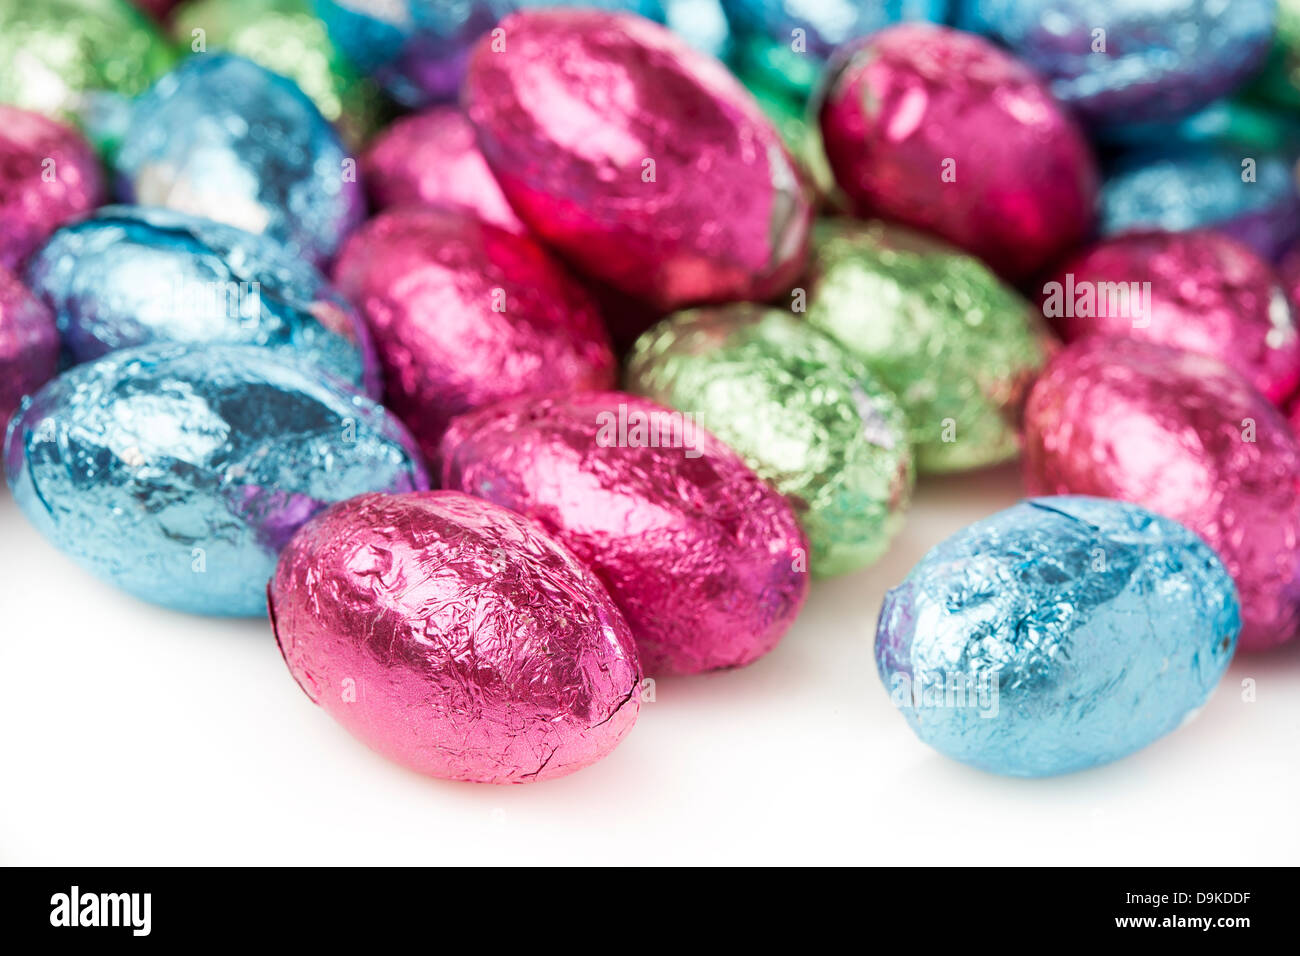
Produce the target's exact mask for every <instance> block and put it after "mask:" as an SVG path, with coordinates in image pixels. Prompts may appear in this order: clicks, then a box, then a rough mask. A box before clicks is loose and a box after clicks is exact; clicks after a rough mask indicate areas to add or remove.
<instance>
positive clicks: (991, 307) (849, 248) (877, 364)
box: [807, 220, 1048, 472]
mask: <svg viewBox="0 0 1300 956" xmlns="http://www.w3.org/2000/svg"><path fill="white" fill-rule="evenodd" d="M808 283H809V286H808V303H807V305H808V313H807V319H808V322H809V323H810V324H811V325H813V326H815V327H817V328H820V329H822V330H823V331H825V332H828V333H830V335H831V336H833V337H834V338H836V339H838V340H839V342H840V343H841V344H843V345H844V346H845V347H846V348H847V349H848V350H849V351H851V352H853V353H854V354H856V355H857V356H858V357H859V358H860V359H862V360H863V362H865V364H866V365H867V367H868V368H869V369H870V370H871V372H872V373H873V374H875V375H876V377H877V378H879V379H880V380H881V381H882V382H883V383H884V384H885V386H886V387H887V388H888V389H889V390H890V391H892V392H893V393H894V395H895V396H897V398H898V401H899V403H900V404H901V405H902V407H903V413H904V414H905V415H906V417H907V423H908V434H909V438H910V441H911V444H912V446H913V451H914V454H915V455H916V464H917V467H918V468H919V469H920V470H921V471H922V472H943V471H961V470H964V469H969V468H978V467H981V466H984V465H990V464H994V463H996V462H1000V461H1006V460H1007V459H1009V458H1013V457H1015V455H1016V452H1017V450H1018V448H1019V442H1018V437H1017V430H1018V428H1019V413H1020V408H1021V405H1022V403H1023V400H1024V396H1025V394H1026V393H1027V391H1028V388H1029V386H1030V385H1031V384H1032V382H1033V378H1034V376H1035V374H1037V371H1038V369H1040V368H1041V367H1042V365H1043V362H1044V360H1045V358H1046V351H1047V342H1048V338H1047V335H1046V333H1045V331H1044V330H1043V329H1042V328H1041V321H1040V319H1039V318H1038V317H1037V315H1036V314H1035V313H1036V310H1034V309H1033V308H1032V307H1031V306H1030V305H1029V303H1028V302H1027V301H1025V299H1023V298H1022V297H1021V296H1020V294H1019V293H1017V292H1015V291H1014V290H1013V289H1011V288H1010V287H1009V286H1007V285H1005V284H1003V283H1002V282H1001V281H1000V280H999V279H998V278H997V277H996V276H995V275H993V273H992V272H990V271H989V270H988V268H986V267H985V266H984V265H983V263H981V262H980V261H979V260H977V259H975V258H974V257H972V256H968V255H965V254H964V253H961V252H958V251H957V250H955V249H953V248H951V247H949V246H946V245H944V244H943V243H940V242H938V241H936V240H932V239H930V238H928V237H926V236H921V235H919V234H917V233H914V232H911V231H910V230H907V229H905V228H902V227H900V226H891V225H886V224H884V223H880V222H871V223H853V222H848V221H843V220H841V221H833V222H828V223H825V224H823V225H822V226H819V227H818V230H817V233H816V238H815V241H814V246H813V256H812V264H811V267H810V275H809V278H808Z"/></svg>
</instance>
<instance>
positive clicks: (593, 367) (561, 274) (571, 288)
mask: <svg viewBox="0 0 1300 956" xmlns="http://www.w3.org/2000/svg"><path fill="white" fill-rule="evenodd" d="M334 277H335V281H336V283H337V284H338V287H339V289H340V291H341V292H343V294H344V295H346V296H348V298H349V299H351V301H352V302H354V303H355V304H356V306H357V308H358V309H360V310H361V313H362V315H363V316H364V317H365V320H366V322H367V323H368V324H369V326H370V330H371V334H372V335H373V337H374V341H375V348H376V349H377V351H378V353H379V358H380V361H381V362H382V364H383V371H384V383H385V390H386V394H387V403H388V406H389V407H390V408H392V409H393V411H395V412H396V413H397V415H398V416H399V417H400V418H401V419H402V420H403V421H404V422H406V424H407V426H408V427H409V428H410V429H411V431H412V432H413V433H414V434H415V436H416V438H417V439H418V440H419V442H420V447H421V448H422V450H423V451H424V453H425V455H426V456H427V457H428V460H429V461H430V462H433V461H436V455H437V451H438V442H439V441H440V440H441V438H442V434H443V432H444V431H445V430H446V427H447V423H448V422H449V421H450V420H451V419H452V418H453V417H455V416H456V415H459V414H461V413H462V412H466V411H469V410H470V409H472V408H478V407H479V406H481V405H489V404H491V403H492V402H495V401H498V400H500V399H503V398H511V397H514V396H516V395H537V394H542V393H545V392H554V391H563V390H565V389H583V388H609V387H610V386H612V385H613V384H614V379H615V375H616V367H615V361H614V354H613V352H612V351H611V349H610V345H609V338H608V336H607V334H606V332H605V330H604V327H603V326H602V324H601V320H600V314H599V313H598V312H597V310H596V307H595V305H594V304H593V302H592V300H591V298H590V296H588V295H587V293H586V291H585V290H584V289H583V288H582V287H581V286H580V285H578V284H577V283H576V282H575V281H574V280H573V279H572V278H571V277H570V276H569V275H568V274H567V273H566V272H565V271H564V269H563V268H562V267H561V266H560V265H559V264H558V263H556V261H555V260H554V259H552V258H551V257H550V255H549V254H548V253H546V252H545V251H543V249H542V248H541V247H540V246H539V245H537V244H536V243H535V242H533V241H532V240H531V239H529V238H527V237H526V236H522V235H514V234H512V233H509V232H506V231H504V230H502V229H498V228H497V227H495V226H491V225H487V224H485V223H482V222H480V221H479V220H478V219H477V218H475V217H473V216H471V215H468V214H466V213H458V212H455V211H451V210H444V209H418V208H405V209H395V210H391V211H389V212H386V213H382V214H381V215H379V216H377V217H375V218H374V219H372V220H371V221H370V222H368V223H366V225H365V227H364V228H362V229H361V230H360V231H359V232H358V233H357V234H356V235H355V236H353V238H352V239H351V240H349V242H348V243H347V245H346V246H344V248H343V251H342V253H341V254H340V255H339V258H338V261H337V262H336V263H335V267H334Z"/></svg>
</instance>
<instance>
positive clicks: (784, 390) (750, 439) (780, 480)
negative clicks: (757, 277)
mask: <svg viewBox="0 0 1300 956" xmlns="http://www.w3.org/2000/svg"><path fill="white" fill-rule="evenodd" d="M627 380H628V388H629V389H630V390H631V391H633V392H637V393H639V394H642V395H646V396H648V397H650V398H652V399H654V400H655V401H658V402H661V403H663V404H664V405H668V406H671V407H673V408H676V409H679V410H681V411H683V412H689V413H691V414H693V415H695V416H696V417H697V419H698V421H699V423H700V424H701V425H702V426H704V427H705V428H707V429H708V430H709V431H710V432H712V433H713V434H714V435H716V436H717V437H718V438H720V439H722V440H723V441H724V442H726V443H727V444H728V445H730V446H731V447H732V448H734V449H735V450H736V451H738V452H740V453H741V454H742V455H743V456H744V457H745V461H746V463H747V464H748V465H749V466H750V467H751V468H753V469H754V471H755V472H756V473H757V474H758V476H759V477H760V478H763V479H764V480H766V481H768V482H769V483H771V484H772V485H773V486H774V487H775V488H776V489H777V490H778V491H780V492H781V493H782V494H783V495H785V496H786V498H787V500H788V501H789V502H790V504H791V506H792V507H793V508H794V510H795V514H796V515H798V517H799V523H800V525H802V527H803V530H804V533H805V534H806V535H807V536H808V543H809V545H810V547H811V548H812V572H813V573H814V574H815V575H818V576H829V575H835V574H844V573H846V572H848V571H853V570H856V569H858V568H861V567H865V566H866V565H868V564H870V563H872V562H873V561H875V560H876V559H877V558H879V557H880V556H881V555H882V554H883V553H884V552H885V550H886V549H887V548H888V547H889V543H890V541H891V540H892V539H893V537H894V536H895V535H896V534H897V533H898V531H899V529H900V528H901V527H902V524H903V514H904V512H905V511H906V509H907V506H908V503H909V502H910V501H911V497H912V485H913V482H914V480H915V469H914V468H913V465H912V454H911V451H910V449H909V447H908V444H907V429H906V425H905V423H904V419H903V412H902V410H901V409H900V408H899V406H898V403H897V402H896V401H895V400H894V397H893V395H891V394H890V393H889V392H888V391H886V389H885V387H884V386H883V385H881V384H880V383H879V382H878V381H877V380H876V378H875V377H874V376H873V375H872V374H871V373H870V372H868V371H867V369H866V367H865V366H864V365H863V364H862V363H861V362H860V361H859V360H858V359H856V358H854V357H852V356H851V355H850V354H849V353H848V352H847V351H846V350H845V349H843V348H842V347H840V346H839V345H838V344H837V343H836V342H834V341H832V340H831V339H830V338H828V337H826V336H825V335H823V334H822V333H821V332H818V331H817V330H816V329H814V328H812V327H811V326H809V325H808V324H807V323H806V322H804V321H803V319H802V317H798V318H797V317H794V316H792V315H791V314H790V313H788V312H784V311H782V310H780V309H765V308H763V307H762V306H757V305H750V304H739V305H732V306H722V307H717V308H705V309H694V310H690V311H687V312H681V313H678V314H677V315H675V316H672V317H670V318H669V319H666V320H664V321H663V322H661V323H660V324H659V325H657V326H655V327H654V328H652V329H651V330H650V331H648V332H646V333H645V334H644V335H642V336H641V338H640V339H639V340H638V341H637V343H636V347H635V348H634V349H633V351H632V354H631V357H630V358H629V362H628V373H627Z"/></svg>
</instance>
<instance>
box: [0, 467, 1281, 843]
mask: <svg viewBox="0 0 1300 956" xmlns="http://www.w3.org/2000/svg"><path fill="white" fill-rule="evenodd" d="M1018 497H1019V489H1018V486H1017V482H1016V479H1015V475H1014V472H1012V471H1011V470H999V471H996V472H992V473H986V474H981V475H977V476H967V477H958V478H949V479H943V480H930V481H926V482H924V483H923V484H922V486H921V488H920V489H919V491H918V495H917V501H916V504H915V507H914V509H913V513H912V515H911V520H910V522H909V524H908V526H907V528H906V530H905V531H904V533H903V535H902V536H901V537H900V539H899V540H898V541H897V543H896V545H895V547H894V549H893V550H892V551H891V553H890V554H889V556H888V557H887V558H886V559H885V560H884V561H883V562H881V563H880V564H879V565H877V566H876V567H875V568H872V569H869V570H867V571H865V572H862V573H859V574H856V575H851V576H849V577H846V578H841V579H838V580H835V581H830V582H820V583H819V584H818V585H815V587H814V592H813V596H812V599H811V600H810V602H809V605H808V607H807V609H806V611H805V613H804V615H803V617H802V618H801V619H800V621H799V623H798V624H797V625H796V627H795V628H794V630H793V631H791V633H790V634H789V635H788V636H787V637H786V639H785V641H784V642H783V643H782V645H781V646H780V647H779V648H778V649H777V650H776V651H775V652H774V653H773V654H771V655H769V656H768V657H766V658H764V659H763V660H761V661H759V662H758V663H756V664H754V665H753V666H751V667H749V668H746V669H744V670H741V671H735V672H731V673H725V674H718V675H712V676H706V677H700V678H689V679H687V678H682V679H675V680H661V681H659V683H658V687H657V700H656V702H654V703H651V704H646V705H643V707H642V710H641V717H640V720H639V721H638V723H637V726H636V727H635V729H634V730H633V732H632V733H631V734H630V736H629V737H628V738H627V739H626V740H625V741H624V743H623V744H622V745H621V746H620V747H619V748H618V749H617V750H616V751H615V752H614V753H613V755H612V756H610V757H609V758H608V759H606V760H604V761H603V762H601V763H599V764H597V765H595V766H593V767H590V768H588V769H586V770H584V771H582V772H580V773H577V774H574V775H572V776H569V777H566V778H564V779H561V780H556V781H551V782H546V783H541V784H535V785H530V786H518V787H488V786H472V785H468V784H454V783H446V782H441V781H436V780H427V779H424V778H422V777H419V776H417V775H415V774H412V773H409V772H407V771H404V770H402V769H401V768H400V767H397V766H394V765H392V764H389V763H387V762H386V761H385V760H383V759H382V758H380V757H378V756H377V755H375V754H373V753H371V752H370V751H369V750H367V749H366V748H365V747H364V746H363V745H361V744H359V743H357V742H356V741H354V740H353V739H352V738H351V737H349V736H348V735H347V734H346V733H345V732H344V731H343V730H342V729H341V728H339V727H338V726H336V725H335V724H334V723H333V722H332V721H331V720H330V719H329V718H328V717H327V716H326V715H325V714H324V712H322V711H319V710H318V709H317V708H316V707H314V706H313V705H312V704H311V703H310V702H309V701H308V700H307V698H306V697H305V696H304V695H303V694H302V692H301V691H300V690H299V689H298V688H297V686H296V685H295V684H294V682H293V680H292V678H291V677H290V676H289V674H288V671H287V670H286V669H285V667H284V664H283V663H282V662H281V660H280V657H279V654H278V652H277V651H276V647H275V643H274V641H273V640H272V638H271V635H270V631H269V628H268V626H267V625H266V624H265V623H263V622H261V621H233V622H232V621H217V620H208V619H201V618H191V617H187V616H184V615H181V614H174V613H170V612H165V611H160V610H157V609H155V608H152V607H149V606H147V605H144V604H141V603H138V602H136V601H134V600H133V599H131V598H129V597H126V596H124V595H121V594H118V593H117V592H115V591H113V590H112V589H110V588H109V587H107V586H105V585H102V584H100V583H98V582H97V581H95V580H94V579H92V578H90V577H89V576H87V575H86V574H84V573H82V572H81V571H79V570H77V569H76V568H75V567H74V566H73V565H72V564H71V563H70V562H69V561H67V560H66V559H65V558H63V557H62V556H61V555H59V554H57V553H56V552H54V551H53V549H52V548H51V547H50V546H49V545H47V544H46V543H45V542H44V541H43V540H42V539H40V537H39V536H38V535H37V534H36V533H35V532H34V531H33V530H31V529H30V528H29V527H28V526H27V524H26V523H25V521H24V520H23V519H22V517H21V515H20V514H19V513H18V511H17V508H16V506H15V505H14V502H13V499H12V498H11V497H10V496H9V495H8V493H7V492H4V491H0V862H4V863H22V864H66V865H83V864H85V865H89V864H104V865H114V864H258V863H277V864H295V863H305V864H349V863H407V864H442V863H496V862H522V863H579V862H601V863H627V862H640V863H689V862H708V863H786V862H804V863H817V862H822V863H826V862H839V863H864V864H922V865H938V864H966V863H981V864H984V863H990V864H997V863H1043V864H1079V863H1151V864H1252V863H1292V864H1294V863H1295V862H1297V860H1300V812H1297V809H1298V808H1300V648H1292V649H1288V650H1285V651H1283V652H1279V653H1275V654H1271V655H1268V656H1257V657H1242V658H1239V659H1238V660H1237V662H1236V663H1234V664H1233V666H1232V669H1231V671H1230V672H1229V674H1228V676H1227V678H1226V679H1225V680H1224V683H1223V684H1222V685H1221V686H1220V688H1219V690H1218V692H1217V693H1216V694H1215V696H1214V697H1213V699H1212V700H1211V701H1210V703H1209V704H1208V705H1207V706H1206V708H1205V709H1204V711H1203V712H1202V713H1201V714H1200V715H1199V716H1198V717H1197V718H1196V719H1195V721H1194V722H1192V723H1191V724H1189V725H1187V726H1185V727H1183V728H1182V729H1181V730H1179V731H1178V732H1177V733H1175V734H1172V735H1171V736H1169V737H1166V738H1165V739H1163V740H1161V741H1159V742H1158V743H1156V744H1155V745H1154V746H1152V747H1149V748H1147V749H1146V750H1144V751H1142V752H1140V753H1138V754H1136V755H1134V756H1132V757H1129V758H1128V759H1125V760H1122V761H1120V762H1118V763H1115V764H1112V765H1110V766H1107V767H1103V768H1100V769H1097V770H1092V771H1088V772H1086V773H1081V774H1075V775H1072V776H1068V777H1061V778H1055V779H1048V780H1037V781H1019V780H1004V779H1000V778H997V777H993V776H989V775H986V774H983V773H980V772H978V771H974V770H970V769H967V768H965V767H963V766H961V765H959V764H956V763H953V762H951V761H948V760H946V759H945V758H943V757H941V756H939V755H938V754H936V753H934V752H933V751H931V750H930V749H928V748H927V747H925V746H924V745H923V744H921V743H920V742H919V741H918V740H917V739H916V738H915V737H914V736H913V735H912V733H911V731H910V730H909V729H908V728H907V726H906V724H905V723H904V722H903V719H902V717H901V716H899V715H898V714H897V713H896V712H895V711H894V710H893V709H892V707H891V705H890V702H889V698H888V694H887V693H886V691H885V689H884V687H883V685H882V684H881V683H880V681H879V679H878V678H877V676H876V673H875V667H874V664H873V662H872V656H871V650H870V646H871V645H870V640H871V636H872V634H873V631H874V627H875V620H876V612H877V610H878V608H879V606H880V599H881V597H882V595H883V593H884V591H885V590H886V589H887V588H888V587H890V586H891V585H893V584H894V583H896V582H897V581H898V580H899V579H901V578H902V576H903V575H904V574H905V573H906V571H907V569H908V568H910V567H911V566H912V564H913V563H914V562H915V561H916V560H917V559H919V558H920V557H921V555H922V554H924V553H925V551H926V550H927V549H928V548H929V547H930V546H931V545H933V544H934V543H936V542H937V541H939V540H941V539H942V538H944V537H946V536H947V535H948V534H950V533H951V532H953V531H955V530H957V529H958V528H959V527H961V526H963V525H965V524H967V523H968V522H970V521H972V520H974V519H976V518H978V517H981V516H983V515H985V514H988V513H990V512H992V511H994V510H997V509H998V508H1001V507H1005V506H1007V505H1009V504H1011V503H1013V502H1014V501H1015V500H1016V499H1017V498H1018ZM1248 678H1249V679H1253V680H1254V681H1255V683H1256V698H1257V699H1256V700H1255V701H1254V702H1253V703H1247V702H1245V701H1243V700H1242V693H1241V685H1242V681H1243V680H1246V679H1248Z"/></svg>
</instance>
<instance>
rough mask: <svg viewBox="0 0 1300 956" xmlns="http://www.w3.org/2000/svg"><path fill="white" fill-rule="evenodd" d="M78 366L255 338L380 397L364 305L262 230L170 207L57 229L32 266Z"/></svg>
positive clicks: (117, 212)
mask: <svg viewBox="0 0 1300 956" xmlns="http://www.w3.org/2000/svg"><path fill="white" fill-rule="evenodd" d="M27 277H28V281H29V283H30V285H31V287H32V290H33V291H34V292H36V293H37V294H38V295H40V296H41V298H42V299H44V301H45V302H46V304H48V305H49V306H50V307H51V308H52V309H53V310H54V314H55V318H56V319H57V321H58V325H59V332H60V333H61V334H62V336H63V340H64V344H65V347H66V348H67V349H68V351H69V352H70V353H71V355H72V357H73V359H75V360H76V361H78V362H85V361H89V360H90V359H94V358H98V357H99V356H101V355H104V354H105V353H107V352H111V351H113V350H115V349H120V348H129V347H131V346H134V345H147V344H149V343H152V342H185V343H190V344H193V345H207V344H211V343H226V344H237V345H258V346H261V347H263V348H266V349H268V350H269V351H271V352H274V353H277V354H283V355H285V356H286V357H288V358H290V359H293V360H296V361H308V362H312V363H315V364H317V365H319V366H320V367H321V368H323V369H325V370H326V371H328V372H330V373H331V374H333V375H334V376H335V377H337V378H341V379H343V380H344V381H346V382H349V383H351V384H352V385H354V386H355V387H357V388H360V389H363V390H364V391H365V392H366V393H367V394H369V395H370V396H371V397H372V398H378V397H379V394H380V384H379V363H378V359H377V358H376V357H375V353H374V348H373V346H372V345H371V343H370V334H369V333H368V332H367V331H366V327H365V325H364V323H362V321H361V318H360V316H358V315H357V313H356V310H354V309H353V308H352V306H351V305H350V304H349V303H348V302H347V300H346V299H344V298H343V297H342V296H341V295H339V294H338V293H337V292H335V291H334V289H333V287H332V286H330V285H329V283H327V282H326V281H325V278H324V277H323V276H322V275H321V274H320V273H319V272H317V271H316V270H315V269H314V268H312V267H311V266H310V265H308V264H307V263H306V262H303V261H302V260H301V259H298V258H297V257H295V256H293V255H292V254H290V253H289V252H288V251H287V250H286V249H285V248H284V247H283V246H281V245H280V244H279V243H277V242H276V241H274V240H273V239H268V238H266V237H265V236H256V235H253V234H252V233H249V232H244V231H243V230H240V229H236V228H234V227H233V226H227V225H224V224H222V223H217V222H212V221H211V220H208V219H197V218H195V217H193V216H188V215H186V214H185V213H181V212H175V211H173V210H170V209H159V208H146V207H140V206H108V207H106V208H104V209H101V210H100V211H99V212H98V213H96V214H95V215H94V216H93V217H92V218H90V219H88V220H86V221H84V222H80V223H77V224H76V225H73V226H66V227H64V228H63V229H60V230H59V231H58V232H56V233H55V234H54V236H53V237H52V238H51V239H50V241H49V242H48V243H46V245H45V247H44V248H43V249H41V251H40V252H39V253H38V254H37V255H36V256H34V257H33V258H32V261H31V263H30V265H29V267H28V270H27Z"/></svg>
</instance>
